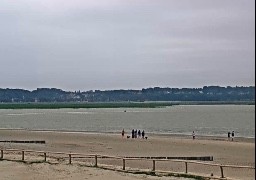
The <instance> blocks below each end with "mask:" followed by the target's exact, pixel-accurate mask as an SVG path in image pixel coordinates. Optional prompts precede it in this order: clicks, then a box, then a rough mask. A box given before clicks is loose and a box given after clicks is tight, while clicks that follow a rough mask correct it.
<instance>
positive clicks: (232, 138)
mask: <svg viewBox="0 0 256 180" xmlns="http://www.w3.org/2000/svg"><path fill="white" fill-rule="evenodd" d="M230 135H231V141H234V138H235V132H234V131H232V132H230V131H228V140H229V141H230Z"/></svg>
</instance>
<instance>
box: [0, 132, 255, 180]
mask: <svg viewBox="0 0 256 180" xmlns="http://www.w3.org/2000/svg"><path fill="white" fill-rule="evenodd" d="M3 140H45V141H46V144H18V143H0V148H4V149H8V148H17V149H29V150H39V151H53V152H72V153H83V154H102V155H113V156H213V158H214V161H213V162H210V163H217V164H230V165H240V166H254V167H255V139H246V138H236V139H235V141H233V142H232V141H227V140H226V139H225V138H220V137H214V138H213V137H198V138H197V139H196V140H192V139H191V137H188V136H175V135H173V136H157V135H154V136H150V137H149V138H148V139H147V140H145V139H126V138H122V137H121V135H119V134H118V135H117V134H90V133H71V132H46V131H25V130H0V141H3ZM7 157H8V156H7ZM7 157H6V156H5V158H7ZM9 157H11V156H9ZM19 158H20V156H19ZM25 160H26V159H25ZM91 161H92V162H93V160H91ZM98 163H99V164H101V163H102V164H105V163H106V164H112V165H114V166H116V165H118V166H122V162H121V160H100V159H99V162H98ZM126 166H127V167H131V168H136V169H139V168H143V169H148V170H150V169H152V161H146V160H145V161H130V162H127V165H126ZM156 169H157V170H166V171H179V172H184V163H174V162H157V163H156ZM188 171H189V172H195V173H197V174H202V173H203V174H207V175H210V174H211V173H213V174H214V176H218V177H220V168H219V167H214V168H211V167H209V166H202V165H194V164H189V166H188ZM224 175H225V176H226V177H232V178H236V179H255V169H253V170H247V169H233V168H224ZM35 178H36V179H120V180H125V179H165V178H166V179H171V178H170V177H168V178H167V177H165V178H164V177H161V178H160V177H156V176H149V175H134V174H129V173H122V172H115V171H109V170H103V169H98V168H92V167H84V166H80V165H79V164H76V163H75V162H74V164H72V165H68V160H67V161H64V162H61V163H58V164H48V163H40V164H23V163H18V162H10V161H0V179H35ZM173 179H178V178H173Z"/></svg>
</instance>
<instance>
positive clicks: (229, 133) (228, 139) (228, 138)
mask: <svg viewBox="0 0 256 180" xmlns="http://www.w3.org/2000/svg"><path fill="white" fill-rule="evenodd" d="M230 134H231V133H230V132H229V131H228V140H230Z"/></svg>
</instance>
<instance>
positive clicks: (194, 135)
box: [192, 131, 196, 140]
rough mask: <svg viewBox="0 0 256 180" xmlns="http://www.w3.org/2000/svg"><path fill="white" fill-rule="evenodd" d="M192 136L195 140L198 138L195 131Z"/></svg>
mask: <svg viewBox="0 0 256 180" xmlns="http://www.w3.org/2000/svg"><path fill="white" fill-rule="evenodd" d="M192 137H193V140H194V139H195V138H196V134H195V131H193V132H192Z"/></svg>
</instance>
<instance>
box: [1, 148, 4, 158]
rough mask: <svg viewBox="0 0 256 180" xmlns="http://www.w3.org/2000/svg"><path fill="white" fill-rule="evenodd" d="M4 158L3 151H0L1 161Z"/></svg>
mask: <svg viewBox="0 0 256 180" xmlns="http://www.w3.org/2000/svg"><path fill="white" fill-rule="evenodd" d="M3 158H4V150H2V149H1V159H3Z"/></svg>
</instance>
